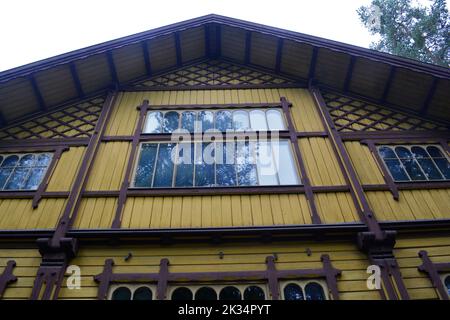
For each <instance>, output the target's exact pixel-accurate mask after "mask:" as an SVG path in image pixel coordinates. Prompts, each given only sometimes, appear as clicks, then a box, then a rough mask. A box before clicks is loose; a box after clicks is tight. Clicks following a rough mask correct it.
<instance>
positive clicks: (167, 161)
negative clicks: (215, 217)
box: [132, 139, 300, 188]
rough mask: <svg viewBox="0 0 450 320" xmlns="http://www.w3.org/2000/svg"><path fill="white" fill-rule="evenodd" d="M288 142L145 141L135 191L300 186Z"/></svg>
mask: <svg viewBox="0 0 450 320" xmlns="http://www.w3.org/2000/svg"><path fill="white" fill-rule="evenodd" d="M299 183H300V179H299V175H298V172H297V166H296V162H295V159H294V156H293V153H292V150H291V143H290V141H289V140H287V139H284V140H283V139H281V140H271V141H269V140H266V141H262V140H250V141H249V140H240V141H239V140H238V141H214V142H196V141H194V142H179V143H167V142H160V143H158V142H144V143H141V145H140V152H139V155H138V159H137V162H136V168H135V174H134V178H133V183H132V187H134V188H163V187H165V188H176V187H238V186H268V185H273V186H276V185H298V184H299Z"/></svg>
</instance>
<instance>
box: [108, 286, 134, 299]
mask: <svg viewBox="0 0 450 320" xmlns="http://www.w3.org/2000/svg"><path fill="white" fill-rule="evenodd" d="M111 300H131V291H130V289H128V288H127V287H118V288H117V289H115V290H114V292H113V294H112V298H111Z"/></svg>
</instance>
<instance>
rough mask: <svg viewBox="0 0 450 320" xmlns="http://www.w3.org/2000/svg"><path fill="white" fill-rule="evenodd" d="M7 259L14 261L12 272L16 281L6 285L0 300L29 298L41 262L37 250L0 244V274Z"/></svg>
mask: <svg viewBox="0 0 450 320" xmlns="http://www.w3.org/2000/svg"><path fill="white" fill-rule="evenodd" d="M9 260H15V261H16V267H15V268H14V269H13V273H14V275H15V276H16V277H17V281H16V282H14V283H11V284H9V285H8V287H7V288H6V290H5V292H4V294H3V297H2V298H1V299H0V300H11V299H15V300H17V299H29V298H30V296H31V291H32V289H33V284H34V280H35V278H36V274H37V270H38V268H39V264H40V263H41V255H40V254H39V251H38V250H37V249H25V248H17V247H15V246H12V245H6V244H0V274H1V273H2V272H3V270H4V268H5V266H6V264H7V263H8V261H9Z"/></svg>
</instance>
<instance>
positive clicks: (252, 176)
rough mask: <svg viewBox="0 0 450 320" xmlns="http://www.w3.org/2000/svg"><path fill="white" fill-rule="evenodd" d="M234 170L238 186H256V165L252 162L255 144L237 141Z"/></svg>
mask: <svg viewBox="0 0 450 320" xmlns="http://www.w3.org/2000/svg"><path fill="white" fill-rule="evenodd" d="M236 147H237V151H236V152H237V155H236V169H237V175H238V184H239V185H240V186H254V185H257V184H258V180H257V173H256V164H255V160H254V156H253V155H254V148H255V142H249V141H245V142H244V141H238V142H237V144H236Z"/></svg>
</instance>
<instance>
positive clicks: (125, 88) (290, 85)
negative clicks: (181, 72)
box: [119, 82, 305, 92]
mask: <svg viewBox="0 0 450 320" xmlns="http://www.w3.org/2000/svg"><path fill="white" fill-rule="evenodd" d="M285 88H288V89H289V88H305V84H304V83H300V82H297V83H273V84H218V85H208V86H207V85H194V86H172V87H166V86H154V87H134V86H121V87H120V88H119V90H120V91H124V92H142V91H185V90H221V89H224V90H233V89H285Z"/></svg>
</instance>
